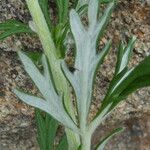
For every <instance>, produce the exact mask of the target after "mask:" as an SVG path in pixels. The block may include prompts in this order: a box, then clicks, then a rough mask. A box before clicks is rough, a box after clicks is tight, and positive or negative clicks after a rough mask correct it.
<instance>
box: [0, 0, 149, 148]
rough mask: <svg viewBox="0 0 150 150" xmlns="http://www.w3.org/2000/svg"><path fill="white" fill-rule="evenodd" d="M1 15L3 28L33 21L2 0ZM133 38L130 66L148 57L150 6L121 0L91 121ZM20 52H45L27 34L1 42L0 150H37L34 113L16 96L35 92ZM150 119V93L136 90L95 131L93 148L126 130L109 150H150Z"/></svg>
mask: <svg viewBox="0 0 150 150" xmlns="http://www.w3.org/2000/svg"><path fill="white" fill-rule="evenodd" d="M0 14H1V15H0V22H3V21H5V20H6V19H18V20H21V21H23V22H26V23H27V22H28V21H29V20H31V17H30V15H29V13H28V11H27V8H26V5H25V1H24V0H11V1H7V0H0ZM133 34H134V35H136V36H137V38H138V40H137V42H136V45H135V48H134V50H133V57H132V61H131V63H130V65H131V66H134V65H136V64H137V63H138V62H140V61H141V60H142V59H143V58H144V57H145V56H147V55H149V54H150V6H148V5H147V4H146V2H145V1H144V0H132V1H130V0H125V1H124V0H121V1H120V2H119V3H118V5H117V7H116V9H115V10H114V13H113V15H112V20H111V22H110V24H109V26H108V30H107V32H106V36H105V37H104V38H103V39H102V40H101V43H102V44H103V43H106V42H107V39H110V38H111V39H113V48H112V50H111V52H110V53H109V55H108V56H107V57H106V59H105V62H104V64H103V66H102V68H101V70H100V71H99V72H98V75H97V78H96V86H95V90H94V101H93V105H92V106H91V116H92V115H94V114H95V112H96V110H97V108H98V106H99V105H98V104H100V100H102V98H103V97H104V95H105V92H106V89H107V87H108V84H109V81H110V80H111V78H112V76H113V72H114V67H115V61H116V52H117V49H116V47H117V45H118V43H119V41H120V40H121V39H123V40H124V41H128V40H129V38H130V37H131V36H132V35H133ZM18 49H27V50H29V51H39V50H41V49H42V48H41V45H40V44H39V40H38V39H37V38H36V37H30V36H29V35H25V34H22V35H16V36H11V37H9V38H7V39H6V40H5V41H2V42H0V150H14V149H15V150H38V149H39V148H38V145H37V141H36V125H35V121H34V111H33V108H31V107H29V106H27V105H25V104H23V103H22V102H21V101H19V100H18V99H17V98H16V97H15V96H14V94H13V93H12V89H13V88H14V87H16V86H18V87H21V88H23V89H28V90H30V91H32V92H33V93H34V92H36V89H35V87H34V86H33V84H32V83H31V82H30V80H29V78H28V77H27V75H26V73H25V72H24V70H23V68H22V65H21V63H20V61H19V60H18V57H17V54H16V51H17V50H18ZM149 116H150V87H148V88H143V89H141V90H138V91H137V92H135V93H134V94H132V95H130V96H129V98H128V99H127V101H126V102H122V103H121V104H120V105H119V107H117V109H115V111H114V112H113V113H112V115H111V116H110V117H109V118H108V119H107V120H106V122H105V123H103V125H101V126H100V128H98V129H97V131H96V133H95V137H94V138H93V144H95V143H97V142H98V141H99V139H100V138H101V137H103V136H104V135H106V133H108V132H109V131H111V130H112V129H114V128H115V127H120V126H124V127H125V128H126V129H125V131H124V132H123V133H122V134H120V135H119V136H116V137H115V138H113V140H111V141H110V142H109V144H108V145H107V147H106V149H107V150H149V149H150V117H149Z"/></svg>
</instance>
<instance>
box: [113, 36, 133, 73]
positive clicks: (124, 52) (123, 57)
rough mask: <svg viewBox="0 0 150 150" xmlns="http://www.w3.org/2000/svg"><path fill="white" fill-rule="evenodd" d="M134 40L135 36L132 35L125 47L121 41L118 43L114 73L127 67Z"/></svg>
mask: <svg viewBox="0 0 150 150" xmlns="http://www.w3.org/2000/svg"><path fill="white" fill-rule="evenodd" d="M135 41H136V38H135V37H132V39H131V40H130V41H129V43H128V45H127V47H125V45H124V44H123V43H121V44H120V46H119V52H118V58H117V64H116V70H115V75H116V74H119V73H120V72H121V71H122V70H124V69H125V68H126V67H127V65H128V63H129V60H130V57H131V53H132V49H133V46H134V43H135Z"/></svg>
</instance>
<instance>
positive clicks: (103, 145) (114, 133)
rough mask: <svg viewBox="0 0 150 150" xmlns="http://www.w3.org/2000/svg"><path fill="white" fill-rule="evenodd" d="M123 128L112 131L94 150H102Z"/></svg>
mask: <svg viewBox="0 0 150 150" xmlns="http://www.w3.org/2000/svg"><path fill="white" fill-rule="evenodd" d="M123 130H124V129H123V128H117V129H115V130H113V131H112V132H111V133H110V134H109V135H108V136H107V137H105V138H104V139H103V140H102V141H101V142H100V143H99V144H98V146H97V148H96V150H104V147H105V145H106V144H107V143H108V141H109V140H110V139H111V138H112V137H114V136H115V135H116V134H118V133H120V132H122V131H123Z"/></svg>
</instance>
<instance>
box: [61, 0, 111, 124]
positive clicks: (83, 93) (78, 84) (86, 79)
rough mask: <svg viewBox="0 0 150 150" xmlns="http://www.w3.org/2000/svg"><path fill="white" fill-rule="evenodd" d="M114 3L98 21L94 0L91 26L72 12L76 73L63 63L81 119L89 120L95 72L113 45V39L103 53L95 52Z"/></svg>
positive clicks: (93, 1)
mask: <svg viewBox="0 0 150 150" xmlns="http://www.w3.org/2000/svg"><path fill="white" fill-rule="evenodd" d="M113 6H114V3H110V4H109V6H108V7H107V8H106V10H105V12H104V16H102V17H101V19H100V20H99V19H98V20H97V14H98V2H97V0H91V1H90V5H89V8H88V9H89V13H88V15H89V16H88V18H89V27H88V28H86V27H84V25H83V24H82V22H81V19H80V17H79V15H78V14H77V12H76V11H75V10H72V11H71V13H70V24H71V31H72V33H73V36H74V39H75V43H76V58H75V65H74V68H75V72H74V73H71V72H70V71H69V69H68V68H67V66H66V64H65V63H62V69H63V71H64V73H65V75H66V77H67V78H68V80H69V81H70V83H71V84H72V86H73V88H74V91H75V94H76V97H77V106H78V112H79V116H80V121H81V122H82V121H83V120H86V119H87V115H88V112H89V107H90V103H91V96H92V88H93V80H94V77H95V72H96V70H97V67H98V65H99V64H101V63H102V60H103V59H104V56H105V55H106V53H107V52H108V50H109V48H110V42H108V43H107V45H106V46H105V47H104V49H103V50H102V51H101V53H99V54H97V53H96V46H97V39H98V35H99V33H100V32H102V31H103V30H104V27H105V25H106V23H107V20H108V17H109V16H110V13H111V11H112V8H113ZM93 10H96V12H95V15H94V17H93V19H92V16H91V14H90V12H92V11H93Z"/></svg>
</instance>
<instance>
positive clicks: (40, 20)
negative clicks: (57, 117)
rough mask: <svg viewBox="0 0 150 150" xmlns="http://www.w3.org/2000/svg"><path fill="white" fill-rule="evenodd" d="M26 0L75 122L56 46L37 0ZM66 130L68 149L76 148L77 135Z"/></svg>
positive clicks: (60, 89) (56, 83)
mask: <svg viewBox="0 0 150 150" xmlns="http://www.w3.org/2000/svg"><path fill="white" fill-rule="evenodd" d="M26 2H27V5H28V8H29V11H30V13H31V16H32V18H33V21H34V23H35V25H36V29H37V34H38V36H39V38H40V41H41V43H42V46H43V49H44V53H45V55H46V56H47V58H48V61H49V64H50V68H51V71H52V76H53V79H54V83H55V86H56V89H57V90H58V93H59V92H63V93H64V99H65V101H64V103H65V105H66V109H67V111H68V112H69V114H70V116H71V117H72V119H73V120H74V122H76V120H75V114H74V109H73V105H72V101H71V100H70V87H69V84H68V82H67V80H66V78H65V76H64V74H63V72H62V70H61V65H60V63H61V60H60V59H59V58H58V56H57V53H56V47H55V45H54V41H53V39H52V35H51V33H50V31H49V28H48V26H47V23H46V20H45V18H44V15H43V13H42V10H41V8H40V6H39V3H38V0H26ZM66 131H67V132H66V133H67V138H68V144H69V141H71V142H72V141H73V143H74V144H73V145H71V144H70V150H72V149H77V147H78V146H79V145H80V143H79V136H77V135H76V134H74V133H73V132H72V131H70V130H68V129H66Z"/></svg>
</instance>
